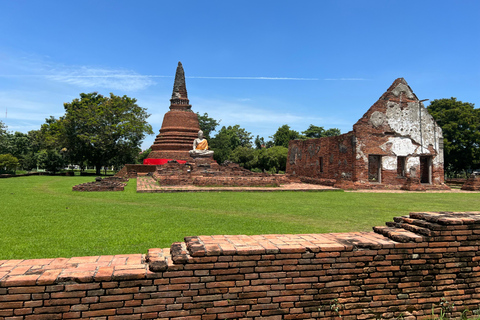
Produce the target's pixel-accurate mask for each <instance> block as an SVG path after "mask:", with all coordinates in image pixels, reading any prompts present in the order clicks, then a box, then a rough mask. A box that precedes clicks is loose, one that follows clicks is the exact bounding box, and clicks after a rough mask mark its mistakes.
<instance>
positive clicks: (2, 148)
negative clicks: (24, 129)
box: [0, 121, 10, 154]
mask: <svg viewBox="0 0 480 320" xmlns="http://www.w3.org/2000/svg"><path fill="white" fill-rule="evenodd" d="M9 152H10V133H8V128H7V125H6V124H4V123H3V122H2V121H0V154H7V153H9Z"/></svg>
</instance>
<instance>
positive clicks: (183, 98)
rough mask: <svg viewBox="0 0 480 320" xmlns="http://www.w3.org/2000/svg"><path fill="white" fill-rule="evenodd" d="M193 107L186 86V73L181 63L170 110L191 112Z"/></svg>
mask: <svg viewBox="0 0 480 320" xmlns="http://www.w3.org/2000/svg"><path fill="white" fill-rule="evenodd" d="M191 108H192V106H191V105H190V101H189V100H188V95H187V86H186V84H185V71H183V66H182V63H181V62H180V61H179V62H178V66H177V71H176V72H175V82H174V83H173V92H172V99H170V110H173V109H183V110H190V109H191Z"/></svg>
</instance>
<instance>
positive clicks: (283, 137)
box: [271, 124, 302, 148]
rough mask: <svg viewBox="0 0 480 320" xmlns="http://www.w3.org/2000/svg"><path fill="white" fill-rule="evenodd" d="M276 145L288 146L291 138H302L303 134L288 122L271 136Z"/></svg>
mask: <svg viewBox="0 0 480 320" xmlns="http://www.w3.org/2000/svg"><path fill="white" fill-rule="evenodd" d="M271 138H272V139H273V144H274V145H275V146H281V147H285V148H288V142H289V141H290V140H295V139H301V138H302V135H301V134H300V133H298V131H295V130H292V129H290V126H289V125H288V124H284V125H283V126H281V127H280V128H278V130H277V132H275V134H274V135H273V136H272V137H271Z"/></svg>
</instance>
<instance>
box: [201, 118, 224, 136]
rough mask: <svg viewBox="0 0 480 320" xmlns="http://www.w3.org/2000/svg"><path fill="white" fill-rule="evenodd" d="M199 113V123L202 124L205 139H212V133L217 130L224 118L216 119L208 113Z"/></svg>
mask: <svg viewBox="0 0 480 320" xmlns="http://www.w3.org/2000/svg"><path fill="white" fill-rule="evenodd" d="M197 115H198V124H199V125H200V130H202V131H203V136H204V137H205V139H207V140H210V138H211V137H210V134H211V133H212V132H213V131H215V129H216V128H217V126H218V125H219V124H220V122H221V121H222V120H219V121H217V120H215V119H213V118H210V117H209V116H208V113H206V112H205V113H204V114H203V116H202V115H200V113H198V112H197Z"/></svg>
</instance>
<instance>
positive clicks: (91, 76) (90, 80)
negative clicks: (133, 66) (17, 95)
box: [45, 66, 155, 91]
mask: <svg viewBox="0 0 480 320" xmlns="http://www.w3.org/2000/svg"><path fill="white" fill-rule="evenodd" d="M45 78H46V79H49V80H53V81H58V82H63V83H68V84H71V85H77V86H79V87H84V88H108V89H114V90H125V91H138V90H142V89H146V88H147V87H149V86H151V85H153V84H155V82H154V81H153V80H152V79H151V78H150V77H146V76H142V75H139V74H137V73H135V72H133V71H129V70H114V69H107V68H92V67H86V66H83V67H74V66H73V67H67V68H62V70H58V69H52V70H50V74H47V75H45Z"/></svg>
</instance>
